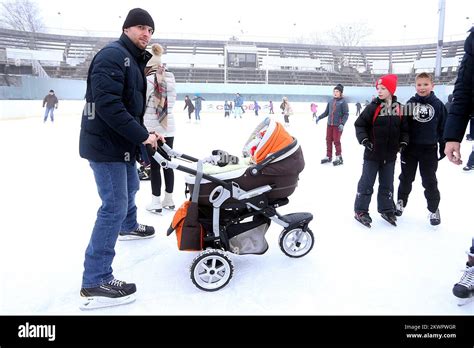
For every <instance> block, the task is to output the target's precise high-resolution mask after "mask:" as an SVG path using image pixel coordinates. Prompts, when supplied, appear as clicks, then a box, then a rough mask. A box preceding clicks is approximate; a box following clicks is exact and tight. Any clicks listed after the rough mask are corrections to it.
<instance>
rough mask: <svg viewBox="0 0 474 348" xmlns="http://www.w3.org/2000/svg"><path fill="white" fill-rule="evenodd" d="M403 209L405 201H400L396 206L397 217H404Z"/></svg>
mask: <svg viewBox="0 0 474 348" xmlns="http://www.w3.org/2000/svg"><path fill="white" fill-rule="evenodd" d="M403 209H405V206H404V205H403V200H401V199H399V200H398V201H397V204H396V206H395V216H402V214H403Z"/></svg>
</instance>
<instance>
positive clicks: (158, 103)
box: [144, 44, 176, 213]
mask: <svg viewBox="0 0 474 348" xmlns="http://www.w3.org/2000/svg"><path fill="white" fill-rule="evenodd" d="M151 49H152V54H153V57H152V58H151V59H150V60H149V61H148V63H147V68H146V75H147V99H146V100H147V103H146V111H145V116H144V122H145V127H146V128H147V129H148V131H149V132H156V133H158V134H162V135H163V136H164V137H165V140H166V144H167V145H168V146H169V147H173V140H174V134H175V131H176V127H175V121H174V116H173V106H174V104H175V101H176V82H175V78H174V75H173V73H171V72H169V71H168V70H166V68H165V66H163V65H162V64H161V55H162V54H163V47H162V46H161V45H160V44H154V45H153V46H152V47H151ZM160 168H161V167H160V165H159V164H158V163H157V162H156V161H155V160H154V159H152V160H151V192H152V197H151V203H150V204H148V205H147V206H146V209H147V210H148V211H150V212H152V213H161V211H162V208H168V209H174V207H175V204H174V202H173V197H172V196H173V188H174V172H173V170H172V169H170V168H168V169H163V176H164V180H165V195H164V199H163V201H161V186H162V185H161V182H162V181H161V173H160Z"/></svg>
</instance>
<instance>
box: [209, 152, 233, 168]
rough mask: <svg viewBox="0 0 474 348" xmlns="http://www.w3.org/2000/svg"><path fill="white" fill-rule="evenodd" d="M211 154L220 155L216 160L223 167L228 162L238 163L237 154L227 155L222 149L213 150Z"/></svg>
mask: <svg viewBox="0 0 474 348" xmlns="http://www.w3.org/2000/svg"><path fill="white" fill-rule="evenodd" d="M212 155H214V156H215V155H218V156H221V158H220V159H219V161H217V165H218V166H219V167H224V166H226V165H228V164H229V163H232V164H238V163H239V158H238V157H237V156H232V155H229V153H228V152H226V151H223V150H213V151H212Z"/></svg>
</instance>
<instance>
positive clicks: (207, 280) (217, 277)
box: [190, 249, 234, 291]
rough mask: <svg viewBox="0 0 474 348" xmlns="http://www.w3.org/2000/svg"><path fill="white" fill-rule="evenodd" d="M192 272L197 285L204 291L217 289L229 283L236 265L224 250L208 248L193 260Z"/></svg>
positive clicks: (192, 278)
mask: <svg viewBox="0 0 474 348" xmlns="http://www.w3.org/2000/svg"><path fill="white" fill-rule="evenodd" d="M190 272H191V280H192V281H193V283H194V285H196V287H198V288H199V289H201V290H204V291H217V290H220V289H222V288H223V287H224V286H226V285H227V284H228V283H229V281H230V279H231V278H232V274H233V272H234V266H233V265H232V261H231V260H230V259H229V257H227V255H226V254H225V253H224V252H223V251H222V250H217V249H208V250H205V251H203V252H201V253H200V254H199V256H197V257H196V258H195V259H194V260H193V262H192V264H191V269H190Z"/></svg>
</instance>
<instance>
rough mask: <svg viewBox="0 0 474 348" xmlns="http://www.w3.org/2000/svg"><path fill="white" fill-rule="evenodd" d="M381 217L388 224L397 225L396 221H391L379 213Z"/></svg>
mask: <svg viewBox="0 0 474 348" xmlns="http://www.w3.org/2000/svg"><path fill="white" fill-rule="evenodd" d="M381 217H382V219H384V220H385V221H387V222H388V223H389V224H390V225H392V226H395V227H397V223H396V222H395V221H392V220H390V219H387V218H385V216H383V215H381Z"/></svg>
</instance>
